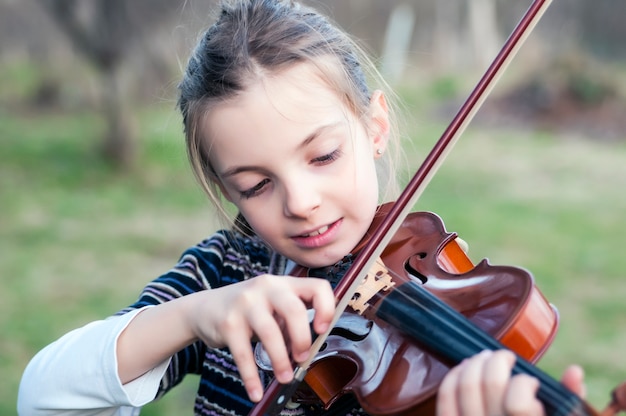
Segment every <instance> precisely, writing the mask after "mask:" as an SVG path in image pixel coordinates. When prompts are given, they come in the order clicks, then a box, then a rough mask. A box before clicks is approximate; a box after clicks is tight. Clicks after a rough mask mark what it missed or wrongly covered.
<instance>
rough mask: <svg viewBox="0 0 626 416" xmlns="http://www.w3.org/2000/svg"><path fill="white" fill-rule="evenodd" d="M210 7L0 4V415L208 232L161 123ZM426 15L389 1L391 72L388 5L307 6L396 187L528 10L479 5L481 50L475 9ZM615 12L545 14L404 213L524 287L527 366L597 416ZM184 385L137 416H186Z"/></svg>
mask: <svg viewBox="0 0 626 416" xmlns="http://www.w3.org/2000/svg"><path fill="white" fill-rule="evenodd" d="M127 3H130V2H127ZM210 3H212V2H209V3H206V2H202V3H200V2H184V3H176V2H165V1H163V2H159V1H152V2H146V1H139V0H138V1H137V2H132V5H130V4H126V3H124V2H114V1H108V2H107V1H96V0H93V1H85V2H73V1H60V0H58V1H47V2H46V1H41V2H38V1H34V0H30V1H23V2H15V1H8V0H5V1H2V2H0V16H1V17H0V207H1V208H0V209H1V214H2V215H0V253H1V254H0V279H1V280H0V283H1V284H2V287H3V289H4V290H2V292H0V331H1V334H2V335H1V336H0V374H2V375H3V382H2V383H0V414H2V415H12V414H15V413H16V411H15V399H16V395H17V387H18V383H19V379H20V376H21V372H22V370H23V368H24V366H25V365H26V363H27V362H28V360H29V359H30V358H31V357H32V356H33V355H34V354H35V353H36V352H37V351H38V350H39V349H41V348H42V347H44V346H45V345H46V344H48V343H49V342H51V341H53V340H54V339H56V338H58V337H59V336H61V335H62V334H64V333H65V332H67V331H69V330H70V329H73V328H75V327H77V326H81V325H83V324H85V323H87V322H89V321H91V320H94V319H100V318H103V317H106V316H108V315H110V314H111V313H114V312H115V311H117V310H118V309H120V308H122V307H124V306H126V305H128V304H129V303H131V302H133V301H134V300H135V298H136V296H137V294H138V293H139V291H140V290H141V288H142V287H143V286H144V285H145V283H146V282H148V281H149V280H151V279H153V278H154V277H156V276H158V275H160V274H161V273H163V272H165V271H167V270H168V269H169V268H170V267H171V266H172V265H173V264H174V263H175V262H176V260H177V259H178V256H179V254H180V253H181V252H182V251H183V250H184V249H185V248H186V247H188V246H190V245H193V244H195V243H196V242H198V241H199V240H200V239H201V238H203V237H204V236H206V235H208V234H210V233H211V232H212V231H213V230H215V228H216V227H217V226H218V225H217V224H216V222H215V218H214V215H213V213H212V209H211V207H210V205H209V203H208V202H207V201H206V199H205V197H204V196H203V195H202V192H201V191H200V189H199V188H198V186H197V185H196V184H195V182H194V180H193V177H192V174H191V172H190V169H189V167H188V165H187V162H186V156H185V149H184V143H183V141H184V140H183V135H182V129H181V121H180V117H179V115H178V114H177V113H176V111H175V102H176V91H175V85H176V83H177V81H178V79H179V77H180V72H181V67H183V66H184V62H185V60H186V57H187V55H188V53H189V48H191V46H192V45H193V44H194V41H195V39H196V38H197V33H198V31H199V30H200V28H201V27H203V26H205V25H206V24H207V23H208V22H209V21H210V17H209V15H208V14H207V7H208V6H210V5H211V4H210ZM440 3H446V4H447V8H446V9H445V10H442V9H440V8H439V6H438V5H440ZM440 3H437V2H435V1H434V0H433V1H413V2H406V4H408V6H409V7H410V9H409V10H411V11H412V13H414V16H415V20H414V21H413V22H405V23H404V24H406V25H407V26H406V27H407V33H408V34H410V36H409V37H408V38H407V39H408V43H407V44H406V45H407V46H406V47H405V49H403V50H402V51H401V52H403V55H402V57H401V58H397V55H393V54H392V52H394V53H396V54H397V53H398V51H397V50H396V51H393V50H391V49H393V47H392V46H389V45H390V44H391V45H394V44H395V45H396V46H397V45H400V44H403V43H402V42H401V40H402V34H395V35H393V34H389V32H388V31H387V30H386V28H387V27H388V25H389V21H390V18H391V16H393V9H394V7H396V6H400V5H401V2H369V1H368V2H366V1H363V2H350V1H347V0H346V1H341V2H336V3H333V2H315V4H316V5H318V6H320V7H321V8H322V9H323V10H327V11H329V12H332V13H333V15H334V16H336V18H337V21H338V22H339V23H340V24H341V25H342V26H344V27H345V28H346V29H348V30H349V31H350V33H353V34H354V35H356V36H358V37H359V38H361V39H363V41H364V42H365V43H366V46H367V47H368V48H369V49H370V50H371V51H372V52H373V54H374V56H375V58H377V62H379V65H380V67H381V70H383V71H384V72H385V74H386V75H388V78H389V79H390V81H391V82H392V84H393V86H394V87H396V90H397V92H398V94H399V96H400V99H401V101H402V103H403V104H404V110H405V113H406V121H405V123H404V124H405V125H404V127H403V131H404V132H405V136H406V137H404V140H405V144H406V159H407V161H408V163H409V165H410V167H409V171H410V169H416V168H417V167H418V166H419V162H420V161H421V160H422V159H423V158H424V157H425V155H426V153H427V151H428V150H429V149H430V147H431V146H432V145H433V143H434V142H435V141H436V140H437V139H438V138H439V136H440V135H441V133H442V132H443V130H444V129H445V127H446V125H447V123H448V122H449V121H450V120H451V118H452V116H453V114H454V112H455V111H456V109H457V108H458V106H459V105H460V104H461V103H462V102H463V100H464V99H465V97H466V96H467V95H468V94H469V92H470V90H471V88H472V86H473V85H474V83H475V82H476V81H477V80H478V77H479V76H480V74H481V73H482V71H483V70H484V68H485V66H486V62H487V61H488V60H485V59H484V58H482V57H481V56H480V54H477V53H475V52H476V51H477V50H483V52H485V51H487V49H488V48H487V46H488V45H490V44H496V45H499V44H501V43H502V41H503V39H504V37H505V35H506V34H507V33H509V32H510V30H511V29H512V27H513V24H514V22H515V20H516V19H518V18H519V17H520V16H521V12H523V10H524V8H525V6H527V5H528V4H529V3H528V2H523V3H524V4H521V2H514V1H504V0H502V1H498V2H495V1H494V2H482V3H491V4H492V6H493V8H492V9H489V8H483V9H480V8H479V9H476V10H478V11H480V12H481V13H480V14H479V15H478V16H479V17H480V19H478V20H479V23H480V22H482V26H490V25H488V24H487V23H488V22H491V23H493V25H492V26H493V29H494V30H492V31H491V32H490V33H486V34H483V35H482V36H483V37H477V38H473V37H472V36H479V34H478V32H480V31H477V30H476V29H475V26H473V23H472V19H471V18H470V17H469V16H471V12H472V10H475V9H472V7H474V6H471V4H473V3H475V2H473V1H472V2H461V1H454V0H449V1H445V2H440ZM476 3H479V2H476ZM522 6H524V7H522ZM592 6H593V7H592ZM475 7H479V6H475ZM481 7H484V6H481ZM623 7H624V6H623V5H622V4H621V3H620V2H618V1H608V0H604V1H600V2H591V1H584V0H569V1H568V2H563V1H561V2H559V1H555V2H554V5H553V6H552V8H551V9H550V10H549V11H548V13H546V16H545V17H544V20H543V21H542V22H541V23H540V25H539V26H538V28H537V29H536V31H535V32H534V33H533V35H532V36H531V37H530V39H529V41H528V43H527V45H525V47H524V49H523V50H522V51H521V52H520V54H519V55H518V56H517V57H516V59H515V60H514V62H513V65H512V67H511V68H510V69H509V70H508V71H507V73H506V74H505V76H504V77H503V79H502V80H501V82H500V84H498V86H497V88H496V89H495V90H494V92H493V94H492V96H490V98H489V99H488V100H487V102H486V103H485V106H484V107H483V108H482V109H481V110H480V112H479V113H478V115H477V118H476V120H475V121H474V123H472V125H471V126H470V128H469V129H468V131H466V133H465V134H464V135H463V137H462V138H461V140H460V142H459V144H458V145H457V146H456V148H455V149H454V150H453V152H452V153H451V154H450V156H449V157H448V159H447V160H446V162H445V163H444V164H443V167H442V168H441V169H440V171H439V172H438V173H437V175H436V176H435V178H434V179H433V181H432V183H431V184H430V185H429V187H428V189H427V190H426V192H425V194H424V195H423V197H422V198H421V199H420V201H419V203H418V204H417V206H416V209H421V210H429V211H434V212H436V213H438V214H439V215H441V217H442V218H443V220H444V222H445V223H446V226H447V228H448V230H450V231H455V232H458V233H459V234H460V235H461V237H463V238H464V239H465V240H466V241H467V242H468V243H469V246H470V256H471V257H472V259H473V260H474V261H478V260H480V259H482V258H489V259H490V262H491V263H492V264H508V265H518V266H521V267H524V268H526V269H528V270H529V271H531V272H532V273H533V275H534V276H535V278H536V282H537V285H538V287H539V288H540V290H541V291H542V292H543V293H544V294H545V295H546V297H547V298H548V299H549V300H550V301H551V302H552V303H554V304H555V305H556V306H557V308H558V309H559V311H560V319H561V322H560V330H559V333H558V336H557V339H556V340H555V342H554V343H553V344H552V346H551V348H550V350H549V351H548V353H547V354H546V356H545V357H544V358H543V359H542V360H541V361H540V363H539V365H540V367H542V368H544V369H545V370H546V371H548V372H549V373H550V374H552V375H554V376H555V377H559V375H560V373H561V372H562V370H563V369H564V368H565V366H566V365H567V364H570V363H579V364H581V365H582V366H583V367H584V368H585V370H586V372H587V382H588V397H589V401H590V402H591V403H592V404H593V405H594V406H596V407H599V408H601V407H603V406H604V404H605V403H606V402H607V400H608V394H609V391H610V390H611V389H612V388H613V387H614V386H615V385H617V384H618V383H619V382H621V381H622V380H623V379H625V378H626V361H625V360H623V359H622V354H621V351H622V348H623V344H624V341H626V335H625V334H626V331H625V329H626V313H625V311H626V306H624V301H623V298H624V295H626V289H625V286H624V284H623V282H622V280H623V274H624V272H623V271H624V270H626V256H624V255H623V247H624V235H626V221H624V220H623V213H624V212H625V211H626V196H625V193H624V184H625V183H626V140H625V139H626V129H625V126H624V119H625V118H626V117H625V116H624V115H625V114H626V112H624V111H623V110H624V103H625V99H624V88H625V87H626V72H625V71H624V52H623V49H624V46H626V45H623V44H622V43H623V42H622V41H621V39H623V36H622V35H623V34H622V33H621V32H620V30H623V29H622V28H621V25H617V24H614V23H613V21H614V19H615V17H614V16H616V15H620V13H619V11H620V10H621V9H620V8H623ZM104 10H106V13H105V12H104ZM401 10H407V9H401ZM451 11H456V13H452V12H451ZM61 12H63V13H61ZM68 16H70V17H68ZM490 16H492V17H493V19H492V20H490ZM74 18H75V20H72V19H74ZM72 22H73V23H72ZM486 22H487V23H486ZM441 25H444V26H445V27H444V28H442V27H441ZM474 25H476V23H474ZM478 26H481V25H480V24H479V25H478ZM473 27H474V30H473V29H472V28H473ZM444 29H445V30H444ZM468 33H469V34H473V35H472V36H469V35H467V34H468ZM464 34H465V35H464ZM390 36H391V37H392V40H393V39H395V40H396V41H395V42H390V43H389V42H386V41H385V39H389V37H390ZM393 36H396V38H393ZM472 39H473V40H472ZM442 45H443V46H442ZM477 45H478V46H481V45H482V46H484V48H478V49H477ZM114 46H116V47H114ZM472 51H473V52H472ZM487 52H489V51H487ZM490 53H491V55H489V59H490V58H491V57H492V56H493V53H492V52H490ZM390 56H396V58H390ZM394 59H395V60H394ZM398 61H401V62H402V65H401V66H400V68H401V70H400V71H399V72H398V70H397V67H398V66H397V65H395V66H394V64H396V63H397V62H398ZM394 68H395V69H394ZM406 175H408V174H406ZM77 359H79V358H77ZM196 381H197V380H196V379H194V378H193V377H190V378H189V379H188V380H187V381H186V382H185V383H184V384H183V385H182V386H181V387H180V388H178V389H176V391H175V392H173V393H172V394H170V395H168V396H167V397H165V398H164V399H163V400H161V401H159V402H156V403H153V404H150V405H149V406H147V407H146V408H145V409H144V411H143V412H142V414H146V415H153V416H156V415H170V414H177V415H178V414H192V406H193V397H194V389H195V386H194V383H195V382H196ZM86 382H88V381H86Z"/></svg>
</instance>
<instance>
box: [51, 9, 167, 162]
mask: <svg viewBox="0 0 626 416" xmlns="http://www.w3.org/2000/svg"><path fill="white" fill-rule="evenodd" d="M39 2H40V4H41V5H42V6H43V7H44V8H45V10H47V12H48V13H49V14H50V16H52V18H53V20H54V21H55V22H56V23H57V24H58V26H59V28H60V29H61V30H62V32H63V33H65V34H66V35H67V37H68V38H69V39H70V40H71V42H72V44H73V45H74V47H75V49H76V50H77V52H78V53H79V55H80V56H82V57H83V58H85V59H86V60H87V61H88V62H89V63H90V64H91V65H92V66H93V67H94V68H95V69H96V70H97V71H98V74H99V75H100V81H101V84H100V87H101V100H102V102H101V104H102V114H103V116H104V118H105V120H106V125H107V128H108V131H107V132H106V133H105V136H104V138H103V142H102V148H101V150H102V155H103V157H104V158H105V159H106V160H108V161H110V162H111V163H113V164H114V165H115V166H117V167H118V168H121V169H127V168H130V167H131V166H132V164H133V163H134V161H135V159H136V155H137V143H136V138H135V133H134V130H133V127H132V126H133V124H134V115H133V113H132V111H130V109H129V108H128V105H127V103H128V98H129V97H128V96H127V95H126V94H125V88H124V87H123V85H122V77H121V75H122V67H123V63H124V61H125V58H127V57H128V55H129V53H130V52H131V51H133V52H134V53H141V51H134V50H133V47H134V46H135V45H136V44H137V41H138V40H140V39H142V37H144V36H146V34H148V33H149V32H150V30H152V29H151V28H154V27H158V26H159V25H158V22H159V21H163V20H164V19H166V18H167V17H169V16H171V15H172V13H171V11H173V10H174V9H175V8H176V7H178V5H177V4H176V2H169V1H166V0H163V1H157V0H152V1H127V0H92V1H85V0H39Z"/></svg>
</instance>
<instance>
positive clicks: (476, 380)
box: [457, 350, 493, 415]
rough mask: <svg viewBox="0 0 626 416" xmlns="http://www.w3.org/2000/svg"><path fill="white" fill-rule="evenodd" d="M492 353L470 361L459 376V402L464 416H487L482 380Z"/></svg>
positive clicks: (486, 352) (485, 353) (483, 354)
mask: <svg viewBox="0 0 626 416" xmlns="http://www.w3.org/2000/svg"><path fill="white" fill-rule="evenodd" d="M492 354H493V352H492V351H487V350H485V351H482V352H481V353H479V354H477V355H475V356H474V357H472V358H471V359H469V360H468V363H467V365H465V366H464V368H463V370H462V371H461V373H460V374H459V381H458V387H457V401H458V404H459V408H460V409H462V413H461V414H464V415H481V414H485V413H484V412H485V402H484V397H483V392H482V380H483V377H484V369H485V365H486V362H487V360H488V359H489V358H490V357H491V356H492Z"/></svg>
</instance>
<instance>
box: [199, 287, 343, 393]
mask: <svg viewBox="0 0 626 416" xmlns="http://www.w3.org/2000/svg"><path fill="white" fill-rule="evenodd" d="M196 295H197V296H198V300H199V301H198V302H196V304H197V308H194V310H193V311H192V313H191V316H190V319H192V321H193V323H192V326H193V328H194V329H193V330H194V332H195V333H196V334H197V337H198V338H200V339H202V340H203V341H204V342H205V343H206V344H207V345H209V346H212V347H223V346H228V348H229V349H230V351H231V353H232V354H233V358H234V359H235V362H236V363H237V367H238V369H239V373H240V375H241V377H242V380H243V382H244V385H245V387H246V390H247V392H248V395H249V397H250V399H251V400H253V401H258V400H260V399H261V397H262V395H263V387H262V385H261V381H260V379H259V374H258V368H257V366H256V363H255V361H254V356H253V351H252V348H251V347H250V340H251V339H252V338H255V337H256V338H257V339H258V340H259V341H260V342H262V343H263V347H264V349H265V351H266V352H267V354H268V356H269V358H270V360H271V362H272V367H273V369H274V375H275V377H276V379H277V380H278V381H279V382H281V383H288V382H289V381H291V379H292V378H293V368H292V366H291V359H290V354H289V351H290V352H291V358H293V360H295V361H296V362H302V361H305V360H306V359H307V358H308V356H309V349H310V347H311V342H312V340H311V332H310V325H309V315H308V313H307V308H309V307H312V308H313V309H315V317H314V319H313V329H314V330H315V332H317V333H323V332H325V331H326V330H327V329H328V326H329V325H330V322H331V321H332V318H333V315H334V311H335V299H334V295H333V291H332V288H331V287H330V284H329V283H328V281H326V280H323V279H312V278H295V277H290V276H271V275H262V276H258V277H255V278H254V279H250V280H247V281H244V282H241V283H237V284H233V285H229V286H226V287H223V288H219V289H214V290H209V291H206V292H200V293H197V294H195V295H193V296H196Z"/></svg>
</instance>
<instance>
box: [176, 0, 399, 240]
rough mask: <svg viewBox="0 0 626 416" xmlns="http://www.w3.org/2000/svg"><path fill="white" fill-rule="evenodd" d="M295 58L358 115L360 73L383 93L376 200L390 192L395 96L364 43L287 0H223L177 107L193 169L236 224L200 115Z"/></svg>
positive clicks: (364, 105)
mask: <svg viewBox="0 0 626 416" xmlns="http://www.w3.org/2000/svg"><path fill="white" fill-rule="evenodd" d="M298 63H310V64H313V65H315V67H316V68H318V69H319V70H320V72H321V74H322V75H323V76H324V79H325V81H326V82H328V84H329V85H330V86H331V87H332V88H334V90H335V91H336V92H337V94H338V96H339V97H341V99H342V100H343V102H344V103H345V104H346V106H347V108H349V109H350V110H351V111H353V112H354V114H355V115H356V116H357V117H359V118H367V117H368V110H369V103H370V98H371V90H370V88H369V87H368V82H367V79H369V80H370V81H372V83H373V84H375V85H376V89H380V90H382V91H383V92H384V93H385V96H386V97H387V100H388V105H389V111H390V125H391V128H392V131H391V133H390V134H391V140H390V141H389V146H388V148H387V149H388V151H387V152H386V153H385V155H384V157H383V158H381V159H380V160H379V162H380V163H377V169H378V171H377V173H378V177H379V182H380V183H381V189H383V195H382V196H381V199H382V200H388V199H391V198H393V197H395V196H396V194H397V191H398V185H397V182H396V170H395V169H396V163H395V161H396V160H397V157H398V155H399V150H398V143H397V142H398V136H397V127H396V123H395V121H394V112H395V110H394V108H395V105H394V102H395V96H394V95H393V92H392V91H391V89H390V88H389V87H388V85H387V84H386V83H385V82H384V80H383V79H382V77H381V76H380V74H379V73H378V71H377V70H376V68H375V65H374V64H373V62H372V61H371V60H370V59H369V57H368V56H367V54H366V53H365V52H364V50H363V49H362V48H361V47H359V45H358V44H357V43H356V42H355V41H354V40H352V39H351V38H350V37H349V36H348V35H347V34H346V33H345V32H343V31H342V30H340V29H339V28H338V26H337V25H335V24H333V23H331V22H330V20H329V19H328V18H326V17H325V16H322V15H321V14H320V13H318V12H316V11H315V10H313V9H311V8H308V7H305V6H303V5H301V4H299V3H297V2H295V1H280V0H225V1H223V2H222V6H221V10H220V14H219V16H218V17H217V19H216V21H215V23H214V24H213V25H212V26H211V27H210V28H209V29H208V30H207V31H206V32H205V33H204V34H203V36H202V37H201V39H200V41H199V42H198V45H197V46H196V48H195V50H194V51H193V53H192V55H191V57H190V58H189V61H188V64H187V68H186V71H185V74H184V76H183V79H182V81H181V82H180V84H179V91H180V97H179V100H178V106H179V109H180V111H181V113H182V116H183V126H184V132H185V137H186V144H187V154H188V157H189V160H190V163H191V167H192V169H193V172H194V175H195V176H196V178H197V180H198V181H199V183H200V185H201V186H202V188H203V189H204V191H205V192H206V193H207V195H208V196H209V198H210V199H211V201H212V202H213V203H214V204H215V206H216V208H217V209H218V212H219V213H220V214H222V215H221V217H222V219H224V220H227V221H230V222H231V223H234V224H235V225H237V226H239V228H242V227H243V228H245V227H246V224H245V220H243V219H242V218H241V217H238V220H239V221H237V220H236V219H235V218H233V214H229V213H228V210H227V209H225V207H224V202H225V200H224V197H223V195H222V194H221V192H220V189H219V178H218V177H217V175H216V173H215V170H214V169H213V167H212V166H211V162H210V159H209V150H210V149H209V148H208V147H207V144H208V143H207V142H208V141H207V140H206V138H205V137H203V136H202V133H203V132H202V131H201V129H200V125H201V122H202V120H203V119H204V117H205V115H206V114H207V112H208V111H211V108H212V107H213V106H215V105H218V104H219V103H221V102H224V101H226V100H229V99H232V98H234V97H236V96H237V95H239V94H242V93H243V92H245V91H246V88H247V87H249V86H250V85H252V84H253V83H254V82H257V81H258V80H259V79H260V78H261V77H263V76H264V75H266V74H276V73H278V72H280V71H282V70H285V69H287V68H290V67H291V66H292V65H294V64H298ZM328 63H331V64H332V65H330V66H329V65H328ZM337 69H339V70H337Z"/></svg>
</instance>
